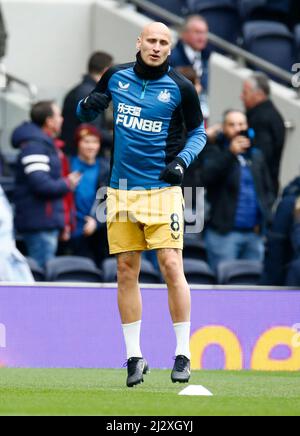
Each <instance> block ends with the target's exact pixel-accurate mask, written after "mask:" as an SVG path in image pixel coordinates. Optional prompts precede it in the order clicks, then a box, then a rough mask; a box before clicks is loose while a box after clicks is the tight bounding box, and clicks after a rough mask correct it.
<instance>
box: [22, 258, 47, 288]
mask: <svg viewBox="0 0 300 436" xmlns="http://www.w3.org/2000/svg"><path fill="white" fill-rule="evenodd" d="M26 261H27V263H28V265H29V268H30V270H31V272H32V275H33V278H34V280H35V281H36V282H44V281H45V271H44V270H43V269H42V268H41V267H40V266H39V265H38V264H37V263H36V261H35V260H34V259H31V257H26Z"/></svg>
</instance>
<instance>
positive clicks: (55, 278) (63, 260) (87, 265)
mask: <svg viewBox="0 0 300 436" xmlns="http://www.w3.org/2000/svg"><path fill="white" fill-rule="evenodd" d="M46 280H47V281H49V282H75V283H84V282H87V283H98V282H102V273H101V271H100V270H99V269H98V268H97V267H96V265H95V264H94V262H93V261H92V260H91V259H88V258H86V257H77V256H61V257H56V258H55V259H53V260H50V261H49V262H48V263H47V265H46Z"/></svg>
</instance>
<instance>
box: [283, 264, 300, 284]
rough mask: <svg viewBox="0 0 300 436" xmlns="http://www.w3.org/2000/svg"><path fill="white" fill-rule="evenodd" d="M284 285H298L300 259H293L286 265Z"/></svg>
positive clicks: (299, 282) (299, 279)
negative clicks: (286, 271) (286, 272)
mask: <svg viewBox="0 0 300 436" xmlns="http://www.w3.org/2000/svg"><path fill="white" fill-rule="evenodd" d="M286 286H291V287H299V286H300V259H297V260H294V261H293V262H292V263H291V264H290V265H289V267H288V274H287V279H286Z"/></svg>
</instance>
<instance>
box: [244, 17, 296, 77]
mask: <svg viewBox="0 0 300 436" xmlns="http://www.w3.org/2000/svg"><path fill="white" fill-rule="evenodd" d="M243 35H244V45H245V49H246V50H248V51H250V52H251V53H253V54H255V55H256V56H259V57H260V58H263V59H264V60H266V61H269V62H271V63H272V64H274V65H277V66H278V67H280V68H282V69H284V70H287V71H291V67H292V65H293V63H294V59H295V43H294V37H293V35H292V34H291V33H290V31H289V29H288V28H287V27H286V26H285V25H284V24H281V23H277V22H273V21H251V22H249V23H246V24H245V25H244V27H243Z"/></svg>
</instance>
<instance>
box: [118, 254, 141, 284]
mask: <svg viewBox="0 0 300 436" xmlns="http://www.w3.org/2000/svg"><path fill="white" fill-rule="evenodd" d="M139 274H140V262H139V259H138V257H137V256H135V255H134V254H128V255H120V256H119V257H118V280H120V281H123V282H128V281H131V282H132V281H138V278H139Z"/></svg>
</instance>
